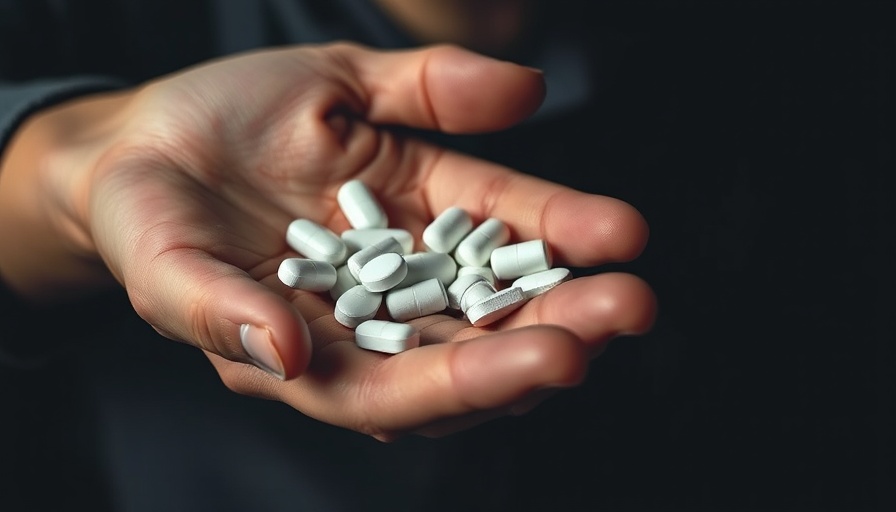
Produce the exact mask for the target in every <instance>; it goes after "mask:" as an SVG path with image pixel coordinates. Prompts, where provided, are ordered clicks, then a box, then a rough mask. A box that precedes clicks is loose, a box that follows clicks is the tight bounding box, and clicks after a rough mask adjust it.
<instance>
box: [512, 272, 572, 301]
mask: <svg viewBox="0 0 896 512" xmlns="http://www.w3.org/2000/svg"><path fill="white" fill-rule="evenodd" d="M571 278H572V272H570V271H569V269H566V268H563V267H557V268H550V269H548V270H542V271H541V272H536V273H534V274H529V275H525V276H523V277H520V278H517V280H516V281H514V282H513V284H512V285H511V286H515V287H517V288H519V289H521V290H523V295H525V296H526V298H527V299H531V298H532V297H535V296H536V295H541V294H542V293H544V292H546V291H548V290H550V289H551V288H553V287H555V286H557V285H558V284H560V283H563V282H565V281H569V280H570V279H571Z"/></svg>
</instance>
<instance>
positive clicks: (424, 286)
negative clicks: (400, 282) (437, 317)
mask: <svg viewBox="0 0 896 512" xmlns="http://www.w3.org/2000/svg"><path fill="white" fill-rule="evenodd" d="M447 307H448V294H447V293H446V292H445V285H444V284H442V282H441V281H439V280H438V279H436V278H432V279H427V280H426V281H421V282H419V283H417V284H414V285H411V286H408V287H407V288H400V289H392V290H389V292H388V293H386V309H387V310H388V311H389V315H390V316H391V317H392V318H393V319H395V320H397V321H399V322H404V321H406V320H411V319H413V318H420V317H421V316H426V315H432V314H435V313H438V312H440V311H442V310H444V309H445V308H447Z"/></svg>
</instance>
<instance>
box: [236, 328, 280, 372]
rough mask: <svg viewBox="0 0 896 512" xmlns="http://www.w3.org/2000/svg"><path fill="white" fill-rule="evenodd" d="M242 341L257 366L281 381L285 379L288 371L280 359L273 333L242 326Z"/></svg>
mask: <svg viewBox="0 0 896 512" xmlns="http://www.w3.org/2000/svg"><path fill="white" fill-rule="evenodd" d="M240 341H241V342H242V344H243V349H245V351H246V352H247V353H248V354H249V357H251V358H252V360H253V361H254V362H255V366H258V367H259V368H261V369H262V370H265V371H266V372H268V373H270V374H271V375H273V376H275V377H277V378H278V379H280V380H284V379H285V377H286V371H285V370H284V368H283V361H282V360H281V359H280V354H278V353H277V349H276V348H274V342H273V340H271V333H270V332H268V330H267V329H262V328H260V327H255V326H254V325H249V324H243V325H241V326H240Z"/></svg>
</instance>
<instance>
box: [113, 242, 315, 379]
mask: <svg viewBox="0 0 896 512" xmlns="http://www.w3.org/2000/svg"><path fill="white" fill-rule="evenodd" d="M130 278H131V280H132V282H133V284H132V286H130V287H129V288H128V290H129V293H130V294H131V300H132V302H133V304H134V308H135V310H136V311H137V313H138V314H139V315H140V316H141V317H143V318H144V319H145V320H146V321H147V322H149V323H150V324H151V325H152V326H153V327H154V328H155V329H156V330H158V331H159V332H160V333H162V334H163V335H165V336H168V337H170V338H173V339H177V340H181V341H188V342H189V343H190V344H192V345H195V346H198V347H199V348H202V349H205V350H208V351H211V352H214V353H216V354H219V355H221V356H223V357H225V358H227V359H230V360H233V361H241V362H248V363H251V364H254V365H255V366H258V367H259V368H262V369H264V370H266V371H268V372H269V373H271V374H272V375H274V376H276V377H278V378H279V379H281V380H286V379H290V378H293V377H296V376H297V375H299V374H301V373H302V372H303V371H304V370H305V368H306V367H307V366H308V362H309V360H310V357H311V336H310V335H309V333H308V326H307V324H306V323H305V320H304V319H303V318H302V317H301V315H299V314H298V312H297V311H296V309H295V308H294V307H293V306H292V305H291V304H290V303H289V302H287V301H286V300H285V299H284V298H283V297H281V296H279V295H277V294H276V293H274V292H273V291H271V289H270V288H268V287H266V286H264V285H262V284H261V283H259V282H257V281H255V280H254V279H252V278H251V277H250V276H248V275H247V274H245V273H244V272H243V271H241V270H239V269H237V268H235V267H233V266H231V265H228V264H225V263H222V262H221V261H219V260H218V259H217V258H215V257H213V256H211V255H208V254H206V253H203V252H201V251H199V250H197V249H190V248H184V249H173V250H170V251H165V252H163V253H160V254H159V255H158V256H156V257H155V258H153V259H152V262H151V263H150V264H149V265H148V266H147V267H146V269H145V272H143V273H132V274H131V275H130Z"/></svg>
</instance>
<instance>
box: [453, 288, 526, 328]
mask: <svg viewBox="0 0 896 512" xmlns="http://www.w3.org/2000/svg"><path fill="white" fill-rule="evenodd" d="M525 303H526V297H525V295H523V291H522V290H520V289H519V288H513V287H510V288H505V289H503V290H501V291H499V292H496V293H493V294H492V295H490V296H489V297H486V298H485V299H482V300H480V301H479V302H477V303H475V304H473V305H472V306H470V307H469V308H467V311H466V315H467V319H468V320H469V321H470V323H471V324H473V325H475V326H476V327H481V326H483V325H488V324H490V323H493V322H496V321H498V320H500V319H502V318H504V317H505V316H507V315H509V314H510V313H512V312H514V311H516V310H517V308H519V307H520V306H522V305H523V304H525Z"/></svg>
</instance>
